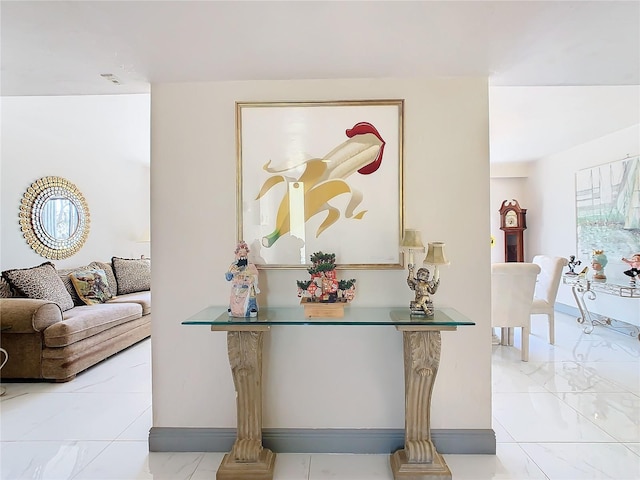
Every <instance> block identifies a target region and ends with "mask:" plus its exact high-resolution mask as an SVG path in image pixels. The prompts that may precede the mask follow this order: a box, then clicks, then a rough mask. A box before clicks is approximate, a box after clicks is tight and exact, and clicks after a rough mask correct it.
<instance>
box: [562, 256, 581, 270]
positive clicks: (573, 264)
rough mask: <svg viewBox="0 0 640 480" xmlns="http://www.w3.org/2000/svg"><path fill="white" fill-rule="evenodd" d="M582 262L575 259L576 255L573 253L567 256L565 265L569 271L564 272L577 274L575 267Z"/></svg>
mask: <svg viewBox="0 0 640 480" xmlns="http://www.w3.org/2000/svg"><path fill="white" fill-rule="evenodd" d="M581 264H582V262H581V261H580V260H576V256H575V255H570V256H569V263H568V264H567V266H568V267H569V271H568V272H567V273H566V274H567V275H578V274H577V273H576V267H577V266H579V265H581Z"/></svg>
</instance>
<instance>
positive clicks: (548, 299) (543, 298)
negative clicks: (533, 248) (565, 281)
mask: <svg viewBox="0 0 640 480" xmlns="http://www.w3.org/2000/svg"><path fill="white" fill-rule="evenodd" d="M533 263H535V264H536V265H538V266H539V267H540V274H539V275H538V281H537V282H536V290H535V293H534V295H533V304H532V306H531V314H532V315H546V316H547V319H548V320H549V343H550V344H551V345H553V344H554V343H555V342H556V338H555V337H556V335H555V318H554V315H553V311H554V309H555V305H556V297H557V296H558V287H559V286H560V279H561V278H562V269H563V268H564V267H565V266H566V265H567V264H568V263H569V261H568V260H567V259H566V258H564V257H552V256H549V255H536V256H535V257H533Z"/></svg>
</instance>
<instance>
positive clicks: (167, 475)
mask: <svg viewBox="0 0 640 480" xmlns="http://www.w3.org/2000/svg"><path fill="white" fill-rule="evenodd" d="M203 458H204V454H203V453H198V452H149V451H148V445H147V442H129V441H117V442H112V443H111V444H109V446H108V447H107V448H106V449H105V450H104V451H103V452H102V453H101V454H100V455H99V456H98V457H97V458H96V459H94V460H93V461H92V462H90V463H89V464H88V465H87V466H86V467H85V468H83V469H82V470H81V471H80V472H79V473H78V474H77V475H76V476H74V477H73V480H143V479H145V480H146V479H153V480H165V479H166V480H189V479H190V478H191V476H192V475H193V473H194V472H195V471H196V469H197V467H198V465H199V464H200V462H201V461H202V459H203Z"/></svg>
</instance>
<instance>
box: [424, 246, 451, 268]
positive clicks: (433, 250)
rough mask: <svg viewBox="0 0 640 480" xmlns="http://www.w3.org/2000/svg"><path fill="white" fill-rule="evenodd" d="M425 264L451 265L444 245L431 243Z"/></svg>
mask: <svg viewBox="0 0 640 480" xmlns="http://www.w3.org/2000/svg"><path fill="white" fill-rule="evenodd" d="M423 263H426V264H428V265H449V260H447V257H446V256H445V254H444V243H442V242H429V248H428V249H427V256H426V257H424V262H423Z"/></svg>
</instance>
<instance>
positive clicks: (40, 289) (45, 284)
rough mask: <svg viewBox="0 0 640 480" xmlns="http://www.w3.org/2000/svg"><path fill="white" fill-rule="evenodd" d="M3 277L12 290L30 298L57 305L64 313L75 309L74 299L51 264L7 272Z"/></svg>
mask: <svg viewBox="0 0 640 480" xmlns="http://www.w3.org/2000/svg"><path fill="white" fill-rule="evenodd" d="M2 276H3V277H4V278H5V279H6V280H7V282H8V283H9V285H11V287H12V288H14V289H16V290H17V291H18V292H19V293H20V294H22V295H24V296H26V297H28V298H35V299H39V300H49V301H50V302H54V303H57V304H58V306H60V309H61V310H62V311H63V312H64V311H66V310H69V309H71V308H73V299H72V298H71V295H70V294H69V292H68V291H67V289H66V288H65V286H64V283H62V280H61V279H60V277H59V276H58V273H57V272H56V268H55V266H54V265H53V263H51V262H45V263H43V264H41V265H38V266H37V267H31V268H17V269H14V270H5V271H4V272H2Z"/></svg>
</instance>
